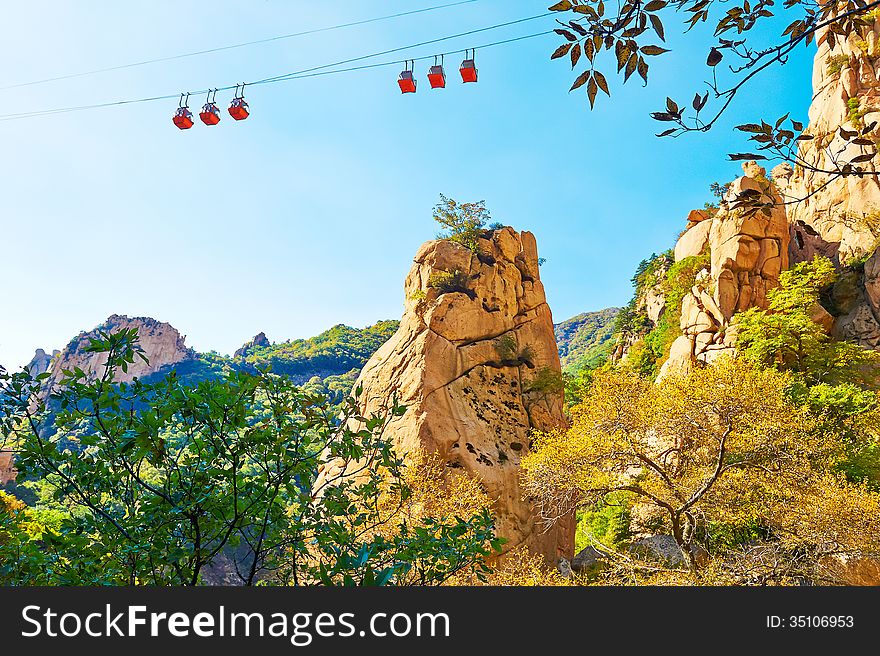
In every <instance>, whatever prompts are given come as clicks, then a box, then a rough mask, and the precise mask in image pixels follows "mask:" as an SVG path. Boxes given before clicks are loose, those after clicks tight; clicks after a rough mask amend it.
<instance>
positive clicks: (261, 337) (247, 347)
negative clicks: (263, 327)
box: [234, 332, 272, 358]
mask: <svg viewBox="0 0 880 656" xmlns="http://www.w3.org/2000/svg"><path fill="white" fill-rule="evenodd" d="M266 346H272V342H270V341H269V338H268V337H266V333H262V332H261V333H257V334H256V335H254V338H253V339H252V340H250V341H249V342H245V343H244V344H242V346H241V348H240V349H238V350H237V351H236V352H235V354H234V357H236V358H243V357H245V356H246V355H247V354H248V353H250V352H251V350H253V349H254V348H255V347H266Z"/></svg>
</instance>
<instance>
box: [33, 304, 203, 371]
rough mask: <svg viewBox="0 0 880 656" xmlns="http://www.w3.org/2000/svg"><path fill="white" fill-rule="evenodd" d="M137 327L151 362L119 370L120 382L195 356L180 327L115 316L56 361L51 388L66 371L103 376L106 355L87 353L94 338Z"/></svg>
mask: <svg viewBox="0 0 880 656" xmlns="http://www.w3.org/2000/svg"><path fill="white" fill-rule="evenodd" d="M131 328H135V329H137V331H138V343H139V344H140V346H141V348H142V349H143V350H144V355H146V357H147V359H148V360H149V362H148V363H147V362H144V361H143V360H141V359H139V358H135V361H134V362H133V363H132V364H130V365H129V366H128V371H127V372H123V371H121V370H120V371H117V372H116V380H117V382H130V381H131V380H133V379H134V378H142V377H144V376H148V375H150V374H153V373H156V372H157V371H159V370H160V369H162V368H163V367H167V366H169V365H172V364H176V363H178V362H183V361H184V360H190V359H192V358H193V357H195V353H194V352H193V351H192V349H190V348H187V346H186V337H185V336H183V335H181V334H180V333H179V332H178V331H177V329H176V328H174V327H173V326H171V325H170V324H168V323H163V322H160V321H157V320H156V319H151V318H149V317H127V316H124V315H119V314H114V315H111V316H110V317H108V319H107V321H105V322H104V323H102V324H101V325H100V326H98V327H97V328H95V329H94V330H91V331H89V332H82V333H80V334H79V335H78V336H77V337H74V338H73V340H71V342H70V343H69V344H68V345H67V346H66V347H65V348H64V350H62V351H61V352H60V353H59V354H58V355H57V356H56V357H53V358H52V367H51V370H50V373H51V374H52V375H51V377H50V379H49V380H48V381H47V382H48V387H49V388H51V386H52V385H54V384H57V383H58V382H59V381H60V380H61V378H62V376H63V373H62V372H63V371H64V370H73V369H74V368H75V367H79V368H80V369H82V370H83V371H85V372H86V373H93V374H100V373H102V372H103V369H104V366H105V364H106V363H107V356H106V354H104V353H87V352H85V347H86V346H87V345H88V344H89V342H90V341H91V340H92V339H95V338H97V337H99V331H103V332H112V331H116V330H123V329H131Z"/></svg>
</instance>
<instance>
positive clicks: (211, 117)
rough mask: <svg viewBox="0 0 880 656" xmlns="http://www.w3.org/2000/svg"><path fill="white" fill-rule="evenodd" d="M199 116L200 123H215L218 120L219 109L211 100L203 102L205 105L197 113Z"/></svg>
mask: <svg viewBox="0 0 880 656" xmlns="http://www.w3.org/2000/svg"><path fill="white" fill-rule="evenodd" d="M199 118H200V119H202V123H204V124H205V125H217V124H218V123H219V122H220V110H219V109H218V108H217V105H216V104H214V103H212V102H211V103H205V106H204V107H202V111H201V112H200V113H199Z"/></svg>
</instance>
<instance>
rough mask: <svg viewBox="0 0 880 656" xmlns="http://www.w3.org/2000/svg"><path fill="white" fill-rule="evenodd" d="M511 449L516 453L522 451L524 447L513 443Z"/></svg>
mask: <svg viewBox="0 0 880 656" xmlns="http://www.w3.org/2000/svg"><path fill="white" fill-rule="evenodd" d="M510 448H511V449H513V450H514V451H522V448H523V445H522V444H520V443H519V442H511V443H510Z"/></svg>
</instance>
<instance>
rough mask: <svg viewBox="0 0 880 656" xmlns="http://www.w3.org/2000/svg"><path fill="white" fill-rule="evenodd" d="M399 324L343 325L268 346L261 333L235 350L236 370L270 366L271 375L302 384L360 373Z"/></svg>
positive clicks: (394, 322)
mask: <svg viewBox="0 0 880 656" xmlns="http://www.w3.org/2000/svg"><path fill="white" fill-rule="evenodd" d="M399 325H400V322H399V321H391V320H389V321H379V322H377V323H375V324H373V325H372V326H367V327H366V328H352V327H351V326H346V325H344V324H339V325H336V326H333V327H332V328H330V329H329V330H325V331H324V332H323V333H321V334H320V335H318V336H316V337H312V338H310V339H295V340H292V341H286V342H280V343H278V344H271V343H269V341H268V339H267V338H266V336H265V335H264V334H263V333H260V334H259V335H257V336H256V337H255V338H254V339H253V340H251V341H250V342H248V343H247V344H245V345H244V346H243V347H242V348H241V349H239V350H238V351H236V354H237V356H238V357H237V358H235V359H234V366H237V367H245V368H248V367H265V366H267V365H268V366H271V368H272V372H273V373H276V374H284V375H286V376H289V377H290V378H292V379H293V380H294V381H295V382H297V383H304V382H306V381H308V380H309V379H311V378H313V377H315V376H317V377H319V378H322V379H323V378H327V377H329V376H339V375H341V374H344V373H346V372H349V371H351V370H352V369H356V370H360V369H361V368H362V367H363V366H364V365H365V364H366V362H367V360H369V359H370V357H371V356H372V355H373V353H375V352H376V351H377V350H378V348H379V347H380V346H382V344H384V343H385V342H386V341H388V339H389V338H390V337H391V336H392V335H393V334H394V333H395V332H396V331H397V328H398V326H399Z"/></svg>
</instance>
